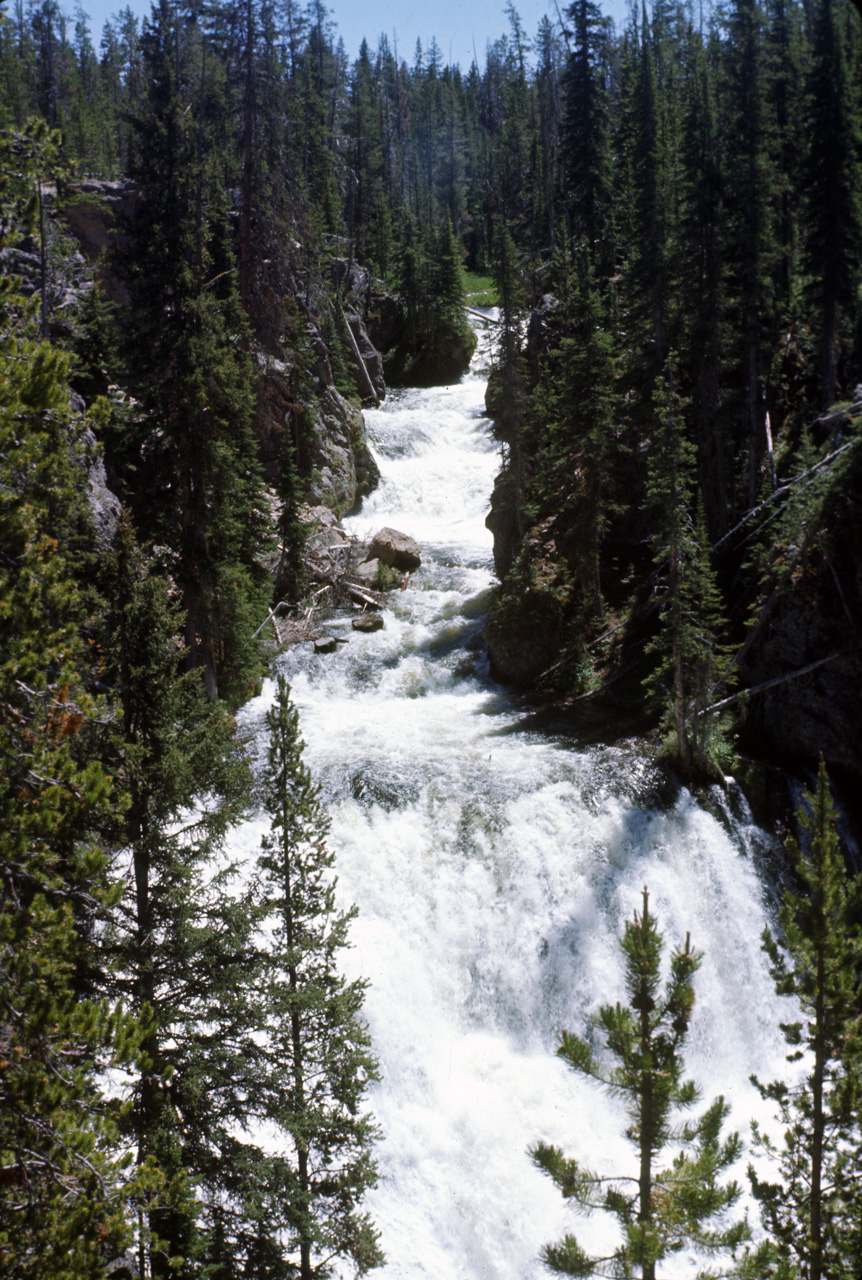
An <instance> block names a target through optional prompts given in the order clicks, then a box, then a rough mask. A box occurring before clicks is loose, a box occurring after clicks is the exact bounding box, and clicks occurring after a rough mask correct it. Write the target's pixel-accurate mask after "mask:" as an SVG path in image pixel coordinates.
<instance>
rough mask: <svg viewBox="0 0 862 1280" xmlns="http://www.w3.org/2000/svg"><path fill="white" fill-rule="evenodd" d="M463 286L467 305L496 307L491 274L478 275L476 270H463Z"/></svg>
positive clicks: (495, 294)
mask: <svg viewBox="0 0 862 1280" xmlns="http://www.w3.org/2000/svg"><path fill="white" fill-rule="evenodd" d="M464 288H465V291H466V294H467V299H466V300H467V305H468V306H471V307H496V306H497V305H498V301H497V289H496V287H495V285H494V277H493V276H483V275H479V273H478V272H476V271H465V272H464Z"/></svg>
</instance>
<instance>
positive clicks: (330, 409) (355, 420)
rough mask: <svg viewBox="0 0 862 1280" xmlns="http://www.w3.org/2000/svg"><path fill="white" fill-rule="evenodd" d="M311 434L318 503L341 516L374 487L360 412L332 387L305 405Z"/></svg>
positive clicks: (374, 472)
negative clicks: (313, 401)
mask: <svg viewBox="0 0 862 1280" xmlns="http://www.w3.org/2000/svg"><path fill="white" fill-rule="evenodd" d="M307 407H308V410H309V413H310V417H311V421H312V425H313V430H314V434H315V448H314V455H313V466H314V468H315V470H316V471H317V472H318V473H319V474H318V475H317V477H316V478H315V482H314V485H313V488H314V496H315V498H316V499H317V501H318V502H322V503H323V504H324V505H325V506H328V507H331V508H333V510H335V511H338V512H340V513H341V514H347V513H348V512H350V511H353V510H354V508H355V507H356V506H357V504H358V502H359V500H360V498H363V497H364V496H365V495H366V494H367V493H371V491H372V490H373V489H374V488H375V486H376V485H377V483H378V481H379V479H380V471H379V469H378V466H377V463H376V462H375V461H374V459H373V457H372V456H371V452H370V450H369V448H368V445H367V443H366V440H365V426H364V423H363V420H362V411H361V410H360V409H359V408H358V407H357V406H356V405H355V404H351V403H350V402H349V401H348V400H345V399H344V396H342V395H340V394H339V392H338V391H336V389H335V387H327V388H326V390H325V391H324V392H323V394H322V395H321V397H320V400H319V402H318V404H317V405H309V406H307Z"/></svg>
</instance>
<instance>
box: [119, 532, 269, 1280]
mask: <svg viewBox="0 0 862 1280" xmlns="http://www.w3.org/2000/svg"><path fill="white" fill-rule="evenodd" d="M103 590H104V593H105V596H106V598H107V600H108V603H109V612H108V614H107V618H106V627H105V633H104V635H103V636H102V640H101V643H102V648H103V652H104V656H105V676H106V679H107V680H108V681H110V683H111V685H112V686H113V687H115V688H116V690H117V698H118V702H119V709H120V711H121V724H120V726H119V727H118V731H117V734H116V737H115V738H114V740H113V741H112V742H111V743H109V744H108V747H107V749H108V751H109V752H110V756H111V762H112V765H113V771H114V777H115V786H116V787H117V789H118V791H119V792H120V793H121V794H125V796H126V797H127V803H126V807H125V809H124V812H123V821H122V824H121V825H120V826H119V828H118V829H117V830H116V832H115V840H116V842H117V844H118V845H119V846H120V847H122V848H123V849H125V850H128V854H129V857H130V870H129V877H128V881H127V884H126V894H125V897H124V900H123V903H122V909H121V910H120V911H119V912H117V913H115V915H114V917H113V920H112V925H111V928H110V930H109V932H108V935H107V937H106V940H105V946H106V950H107V953H108V955H109V956H110V957H111V967H110V970H109V973H108V975H107V977H106V981H107V982H108V986H109V990H110V991H111V993H113V994H115V995H116V994H119V995H121V996H122V998H123V999H124V1001H125V1002H126V1003H127V1004H128V1005H129V1006H130V1007H131V1008H132V1009H134V1010H136V1011H137V1012H138V1013H139V1014H140V1015H141V1016H142V1017H146V1018H147V1021H148V1028H147V1034H146V1037H145V1039H144V1042H143V1046H142V1054H141V1057H140V1059H139V1061H138V1063H137V1064H136V1071H135V1073H134V1084H133V1089H132V1099H133V1105H132V1108H131V1110H130V1111H129V1113H128V1115H127V1116H126V1119H125V1123H124V1130H125V1132H126V1134H127V1136H128V1137H129V1138H130V1139H131V1140H132V1141H133V1143H134V1147H135V1150H136V1156H137V1163H138V1166H139V1167H140V1168H141V1169H142V1170H145V1171H146V1170H157V1171H158V1177H157V1179H156V1182H155V1186H154V1188H153V1190H152V1191H151V1193H150V1194H149V1196H148V1197H147V1198H146V1199H144V1200H143V1201H142V1204H141V1215H142V1232H141V1238H140V1240H139V1248H140V1249H141V1250H142V1251H143V1253H144V1254H145V1256H146V1257H147V1259H148V1266H149V1268H150V1271H151V1274H152V1275H154V1276H165V1275H167V1274H172V1272H173V1268H172V1267H171V1265H170V1264H169V1263H168V1259H169V1258H176V1259H179V1260H181V1261H180V1262H178V1263H177V1267H178V1268H179V1272H180V1274H181V1275H191V1274H196V1270H195V1269H196V1267H197V1266H198V1264H199V1263H200V1260H201V1259H202V1257H203V1256H204V1255H205V1253H206V1250H207V1248H208V1246H209V1235H210V1224H209V1223H208V1221H207V1216H206V1215H207V1209H206V1205H207V1201H208V1200H209V1199H212V1200H214V1201H216V1202H220V1203H222V1204H225V1205H228V1204H229V1205H231V1207H232V1208H233V1207H234V1205H235V1203H236V1200H237V1199H238V1198H239V1199H241V1198H242V1195H245V1194H246V1193H245V1192H243V1193H242V1195H240V1193H238V1192H237V1182H238V1179H241V1177H242V1176H246V1177H247V1178H249V1179H250V1178H251V1175H250V1173H249V1170H251V1169H253V1168H255V1167H256V1164H257V1162H259V1160H260V1159H261V1153H260V1151H259V1149H258V1148H257V1147H256V1146H254V1145H252V1144H250V1142H249V1141H248V1140H247V1139H245V1138H241V1137H239V1136H238V1130H239V1129H240V1128H241V1122H242V1121H243V1120H244V1119H245V1116H246V1109H245V1103H244V1102H241V1101H240V1099H241V1097H242V1095H243V1094H245V1095H246V1096H247V1095H248V1093H249V1092H250V1091H251V1089H250V1080H251V1079H252V1078H256V1075H255V1072H256V1069H257V1067H258V1066H259V1053H258V1051H257V1048H256V1042H255V1040H254V1036H253V1030H254V1026H255V1023H254V1021H253V1019H254V1017H255V1014H254V999H253V996H252V992H253V991H254V989H255V986H254V983H255V976H256V974H257V970H256V968H255V967H254V956H255V948H254V946H253V945H252V942H251V935H252V931H253V927H254V922H255V919H256V915H255V912H254V910H253V908H252V904H251V900H250V896H249V895H250V891H246V892H243V891H241V890H240V889H239V888H238V887H237V886H236V885H235V884H234V883H233V881H232V877H231V874H230V871H229V869H227V868H225V867H224V865H223V864H222V863H220V862H219V854H220V850H221V847H222V844H223V841H224V838H225V835H226V833H227V832H228V830H229V829H230V827H231V826H232V825H233V824H234V823H235V822H236V821H238V820H239V819H240V818H241V817H242V816H244V814H245V812H246V808H247V804H248V799H249V782H250V778H249V773H248V768H247V764H246V762H245V760H244V758H243V756H242V754H241V753H240V752H239V751H238V749H237V745H236V743H235V741H234V729H233V724H232V722H231V720H230V719H229V717H228V716H227V715H226V714H225V711H224V709H223V707H222V706H220V705H219V704H214V703H212V702H211V701H210V700H208V699H207V698H206V696H205V692H204V689H203V682H202V679H201V673H200V672H197V671H194V670H190V671H183V670H182V657H183V650H182V643H181V625H182V619H181V616H180V613H179V611H178V609H177V606H176V603H175V602H174V601H173V600H172V599H171V594H170V588H169V586H168V583H167V582H166V580H165V577H164V574H163V573H162V572H160V571H159V567H158V565H153V564H149V565H148V563H147V560H146V558H145V556H144V555H143V553H142V551H141V549H140V548H139V547H138V546H137V545H136V543H135V540H134V536H133V531H132V529H131V525H130V522H129V519H128V517H127V516H126V517H124V519H123V521H122V522H121V525H120V529H119V531H118V536H117V547H116V550H115V552H114V553H113V554H112V555H111V556H110V557H108V558H107V560H106V563H105V567H104V580H103ZM201 796H204V797H206V799H205V800H204V801H201V800H200V799H199V797H201ZM252 1186H253V1183H252V1182H250V1186H249V1190H248V1193H247V1194H248V1195H249V1196H251V1195H252V1190H251V1187H252Z"/></svg>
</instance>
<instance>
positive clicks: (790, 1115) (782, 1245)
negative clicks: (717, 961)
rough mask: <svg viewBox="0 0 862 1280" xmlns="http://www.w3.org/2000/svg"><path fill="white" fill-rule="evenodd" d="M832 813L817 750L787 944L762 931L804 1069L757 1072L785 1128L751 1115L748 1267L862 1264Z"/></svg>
mask: <svg viewBox="0 0 862 1280" xmlns="http://www.w3.org/2000/svg"><path fill="white" fill-rule="evenodd" d="M835 820H836V812H835V807H834V805H833V803H832V799H831V796H830V791H829V779H828V775H827V772H826V766H825V764H824V763H823V761H822V760H821V762H820V768H819V771H818V775H817V785H816V788H815V789H814V790H813V791H806V792H805V794H804V796H803V799H802V802H801V804H800V806H799V809H798V810H797V821H798V823H799V827H800V841H797V840H795V839H790V840H788V842H787V848H788V852H789V853H790V856H791V859H792V863H793V870H794V873H795V876H796V879H797V882H798V885H799V891H798V892H797V891H795V890H791V889H789V890H787V891H786V892H785V895H784V899H783V902H782V905H781V914H780V921H781V931H782V939H781V941H782V944H783V945H782V946H779V943H778V942H777V941H776V939H775V938H774V937H773V935H772V934H771V933H770V932H769V930H765V931H764V934H763V946H764V950H765V951H766V953H767V955H768V956H769V959H770V962H771V968H772V975H773V978H774V979H775V985H776V989H777V991H778V992H779V994H780V995H786V996H789V997H792V998H793V999H794V1000H795V1001H796V1002H798V1005H799V1006H801V1012H802V1018H801V1019H800V1020H794V1021H793V1022H788V1023H786V1024H783V1025H782V1031H783V1033H784V1038H785V1040H786V1042H787V1045H788V1049H789V1052H788V1055H787V1057H788V1061H789V1062H791V1063H795V1062H804V1064H805V1073H804V1077H802V1078H801V1079H800V1080H799V1081H798V1082H797V1083H796V1084H790V1083H788V1081H787V1080H773V1081H771V1082H769V1083H768V1084H761V1083H760V1082H759V1081H757V1080H755V1084H756V1085H757V1087H758V1089H759V1090H760V1093H761V1095H762V1096H763V1097H764V1098H767V1099H769V1100H770V1101H772V1102H774V1103H775V1104H776V1106H777V1112H778V1118H779V1120H780V1123H781V1125H782V1128H783V1138H782V1141H781V1143H780V1145H778V1146H775V1145H773V1143H772V1142H770V1141H769V1140H768V1138H767V1136H766V1135H765V1134H763V1133H762V1132H761V1131H760V1130H759V1129H758V1127H757V1126H756V1125H755V1126H754V1134H755V1143H756V1146H757V1147H759V1148H760V1149H761V1150H763V1151H764V1152H765V1153H766V1154H767V1155H769V1156H770V1157H771V1158H772V1160H773V1161H774V1164H775V1167H776V1173H777V1175H778V1176H777V1179H776V1180H775V1181H771V1180H769V1179H768V1178H766V1177H762V1176H761V1175H760V1174H758V1173H757V1172H756V1171H755V1170H754V1169H753V1168H751V1169H749V1177H750V1180H751V1186H752V1190H753V1192H754V1195H755V1198H756V1199H757V1200H758V1201H759V1203H760V1209H761V1216H762V1220H763V1225H764V1228H765V1229H766V1231H767V1233H768V1236H769V1242H768V1244H767V1245H766V1246H764V1247H763V1248H761V1249H760V1250H759V1251H758V1252H757V1253H756V1254H755V1255H754V1257H753V1258H751V1259H749V1260H748V1263H747V1270H746V1272H745V1274H747V1275H750V1276H757V1277H760V1276H774V1275H777V1274H780V1269H781V1267H782V1266H785V1267H786V1266H787V1264H788V1263H790V1264H791V1265H792V1267H793V1268H795V1269H798V1274H801V1275H804V1276H806V1277H807V1278H808V1280H827V1277H828V1280H839V1278H840V1280H843V1278H844V1277H849V1276H854V1275H858V1274H859V1273H860V1270H862V1229H861V1228H860V1224H862V1185H860V1180H859V1168H860V1166H859V1160H860V1155H862V1074H860V1062H862V926H860V913H862V874H859V873H857V874H856V875H854V876H851V875H849V874H848V870H847V867H846V864H845V861H844V856H843V853H842V849H841V845H840V842H839V839H838V835H837V832H836V830H835ZM794 1274H797V1271H796V1270H794Z"/></svg>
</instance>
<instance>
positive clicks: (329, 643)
mask: <svg viewBox="0 0 862 1280" xmlns="http://www.w3.org/2000/svg"><path fill="white" fill-rule="evenodd" d="M337 648H338V641H337V640H336V638H335V636H326V635H324V636H318V637H317V639H316V640H315V642H314V652H315V653H335V650H336V649H337Z"/></svg>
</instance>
